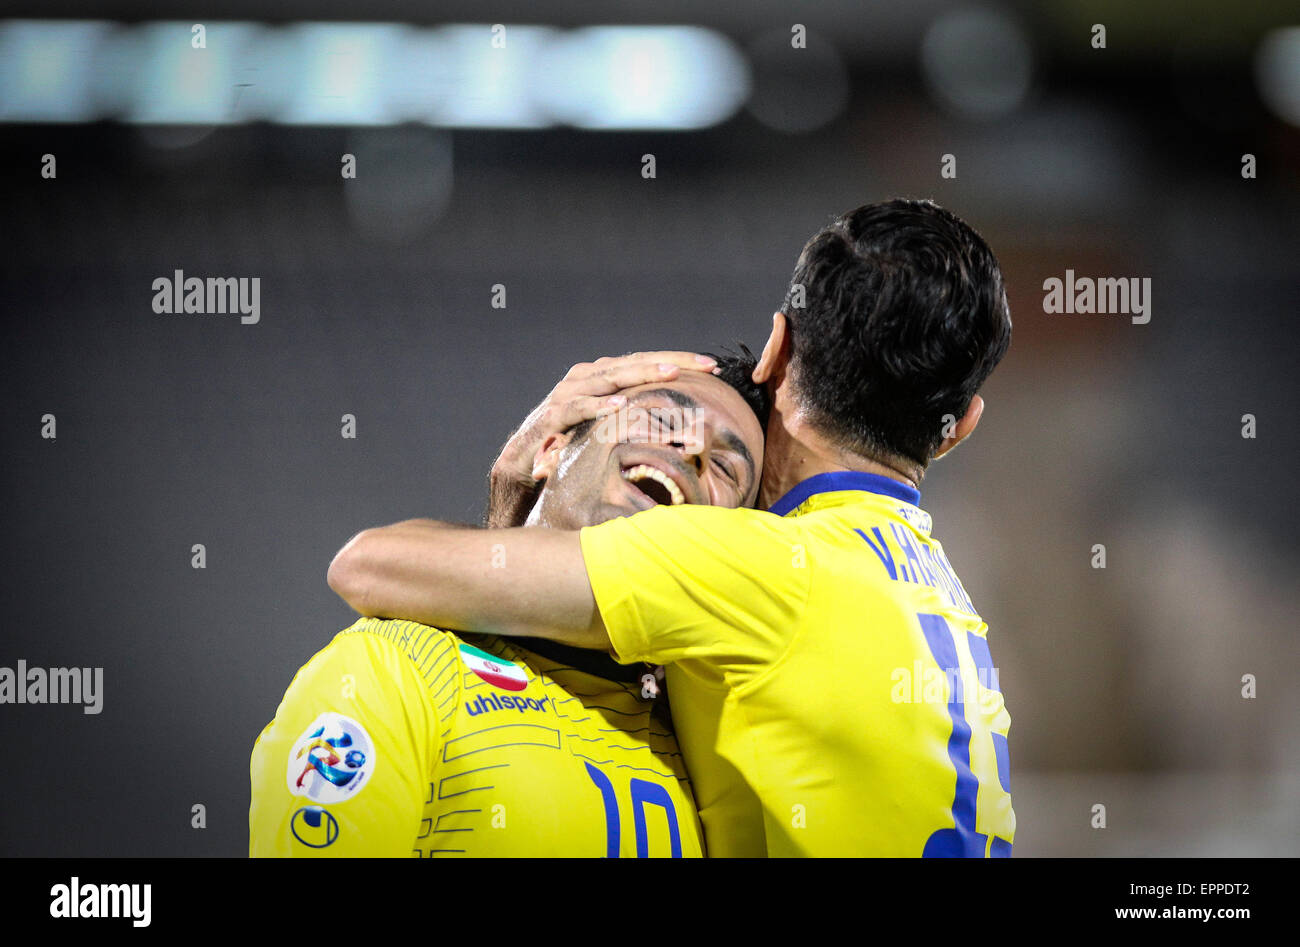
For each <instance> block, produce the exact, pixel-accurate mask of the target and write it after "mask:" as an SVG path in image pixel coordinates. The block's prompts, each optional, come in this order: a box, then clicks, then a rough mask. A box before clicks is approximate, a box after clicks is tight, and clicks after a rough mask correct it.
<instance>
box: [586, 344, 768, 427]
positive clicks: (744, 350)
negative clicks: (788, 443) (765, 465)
mask: <svg viewBox="0 0 1300 947" xmlns="http://www.w3.org/2000/svg"><path fill="white" fill-rule="evenodd" d="M736 347H737V348H738V349H739V350H740V351H738V352H736V351H732V350H731V349H723V350H722V352H721V354H718V353H714V352H705V353H704V354H705V355H708V356H709V358H711V359H713V360H714V361H715V362H717V363H718V371H717V373H716V377H717V378H718V379H719V380H721V381H725V382H726V383H727V384H728V385H730V386H731V387H732V388H735V389H736V391H737V392H738V393H739V394H740V397H742V398H744V399H745V404H747V405H749V407H750V410H751V411H753V412H754V414H755V415H756V416H757V417H758V425H759V427H761V428H762V429H763V430H764V431H766V430H767V417H768V415H769V414H771V412H772V396H771V395H770V394H768V391H767V387H766V386H765V385H760V384H758V383H757V382H755V381H754V378H753V376H754V369H755V368H756V367H757V366H758V359H757V358H755V357H754V353H753V352H751V351H750V350H749V346H747V345H745V343H744V342H737V343H736ZM595 423H596V419H595V418H590V419H588V420H586V421H579V422H578V423H577V424H575V425H574V426H573V427H571V428H569V434H571V435H572V437H571V438H570V441H569V442H570V443H577V442H578V441H580V440H582V439H583V438H584V437H586V436H587V433H588V432H589V431H590V430H591V429H592V427H593V426H594V425H595Z"/></svg>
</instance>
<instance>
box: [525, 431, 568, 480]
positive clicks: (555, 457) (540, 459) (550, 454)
mask: <svg viewBox="0 0 1300 947" xmlns="http://www.w3.org/2000/svg"><path fill="white" fill-rule="evenodd" d="M572 439H573V438H572V435H570V434H569V432H568V431H564V432H562V433H559V434H548V435H547V436H546V440H544V441H542V446H541V447H539V448H537V453H536V454H534V455H533V479H534V480H536V481H538V482H539V483H540V482H541V481H543V480H547V479H549V478H550V477H552V476H553V475H554V474H555V468H556V467H557V466H559V463H560V451H562V450H564V448H566V447H567V446H568V445H569V441H570V440H572Z"/></svg>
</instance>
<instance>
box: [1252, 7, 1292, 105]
mask: <svg viewBox="0 0 1300 947" xmlns="http://www.w3.org/2000/svg"><path fill="white" fill-rule="evenodd" d="M1255 81H1256V82H1257V83H1258V84H1259V94H1260V97H1261V98H1262V99H1263V100H1264V102H1265V103H1266V104H1267V105H1268V107H1269V108H1270V109H1272V111H1273V113H1274V114H1275V115H1277V117H1278V118H1280V119H1282V120H1283V121H1286V122H1290V123H1291V124H1292V125H1300V26H1289V27H1286V28H1285V29H1280V30H1273V31H1272V32H1270V33H1268V34H1267V35H1265V37H1264V39H1263V40H1262V41H1261V42H1260V44H1259V50H1258V52H1257V53H1256V55H1255Z"/></svg>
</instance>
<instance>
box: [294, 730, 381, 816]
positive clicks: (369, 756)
mask: <svg viewBox="0 0 1300 947" xmlns="http://www.w3.org/2000/svg"><path fill="white" fill-rule="evenodd" d="M375 763H376V760H375V745H374V742H373V741H372V740H371V739H370V734H368V733H366V728H365V727H363V726H361V724H359V723H357V722H356V721H355V720H353V719H352V718H350V717H345V716H343V715H342V714H336V713H333V712H326V713H323V714H321V715H320V716H319V717H317V718H316V719H315V720H314V721H312V723H311V725H310V726H308V727H307V729H306V730H305V731H304V732H303V735H302V736H301V737H299V738H298V742H297V743H295V744H294V745H293V749H291V750H290V751H289V766H288V770H287V772H286V776H285V778H286V780H287V781H288V784H289V792H291V793H293V794H294V795H295V796H306V797H307V798H308V799H310V800H311V801H312V802H319V803H322V804H326V805H328V804H329V803H333V802H345V801H346V800H348V799H351V798H352V797H353V796H355V795H356V794H357V793H358V792H360V791H361V789H362V787H364V786H365V784H366V781H367V780H368V779H369V778H370V775H371V774H372V773H374V771H375Z"/></svg>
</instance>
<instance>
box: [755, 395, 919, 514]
mask: <svg viewBox="0 0 1300 947" xmlns="http://www.w3.org/2000/svg"><path fill="white" fill-rule="evenodd" d="M763 457H764V460H763V484H762V487H761V488H760V489H759V494H758V507H759V509H762V510H766V509H767V508H768V507H770V506H771V505H772V504H773V503H775V502H776V501H777V500H779V499H781V497H783V496H785V495H786V494H787V493H789V492H790V491H791V490H793V489H794V488H795V487H796V486H798V485H799V484H800V483H802V482H803V481H805V480H807V479H808V478H809V477H815V476H816V475H817V474H823V473H838V472H843V471H859V472H862V473H872V474H879V475H880V476H882V477H889V478H891V479H893V480H897V481H898V482H899V483H906V484H908V485H909V486H913V487H919V486H920V484H921V477H922V475H923V474H924V470H923V469H922V468H921V467H920V466H919V465H916V464H907V465H905V466H904V465H901V464H900V466H898V467H894V466H891V465H890V464H887V463H883V462H881V461H879V460H875V459H873V458H870V457H864V456H863V455H861V454H855V453H853V452H852V451H848V450H845V449H844V448H842V447H840V446H839V445H837V444H835V443H833V442H832V441H831V440H829V439H828V438H826V437H824V436H823V435H822V434H820V433H819V432H818V431H816V430H814V429H813V427H812V425H811V424H809V422H808V418H807V417H806V416H805V415H804V414H803V412H801V411H800V410H799V409H798V408H797V407H796V408H787V409H786V410H780V409H778V408H777V406H776V405H773V407H772V415H771V417H770V419H769V420H768V425H767V442H766V444H765V446H764V448H763Z"/></svg>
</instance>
